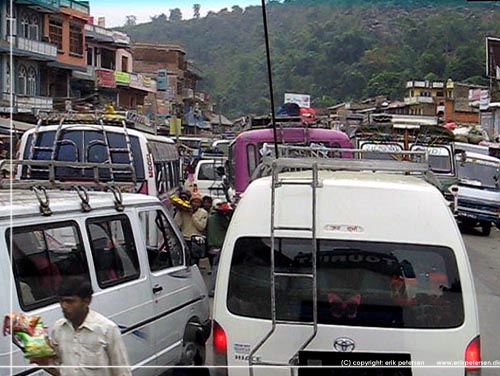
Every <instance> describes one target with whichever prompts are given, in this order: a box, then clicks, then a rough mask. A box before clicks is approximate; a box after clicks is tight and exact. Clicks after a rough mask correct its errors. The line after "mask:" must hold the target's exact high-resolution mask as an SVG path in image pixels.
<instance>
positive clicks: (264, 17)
mask: <svg viewBox="0 0 500 376" xmlns="http://www.w3.org/2000/svg"><path fill="white" fill-rule="evenodd" d="M262 22H263V23H264V37H265V40H266V57H267V75H268V79H269V94H270V96H271V124H272V126H273V134H274V155H275V156H276V158H278V136H277V135H276V115H275V113H274V93H273V73H272V70H271V51H270V49H269V33H268V30H267V12H266V0H262Z"/></svg>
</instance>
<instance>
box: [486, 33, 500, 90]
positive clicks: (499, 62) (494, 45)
mask: <svg viewBox="0 0 500 376" xmlns="http://www.w3.org/2000/svg"><path fill="white" fill-rule="evenodd" d="M486 76H488V77H494V78H496V79H497V80H500V38H492V37H487V38H486Z"/></svg>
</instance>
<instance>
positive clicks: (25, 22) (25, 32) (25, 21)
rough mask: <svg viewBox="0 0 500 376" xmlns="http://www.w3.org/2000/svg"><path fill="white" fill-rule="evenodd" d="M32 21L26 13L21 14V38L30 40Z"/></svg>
mask: <svg viewBox="0 0 500 376" xmlns="http://www.w3.org/2000/svg"><path fill="white" fill-rule="evenodd" d="M29 27H30V19H29V16H28V14H27V13H26V12H23V13H21V36H22V37H23V38H29Z"/></svg>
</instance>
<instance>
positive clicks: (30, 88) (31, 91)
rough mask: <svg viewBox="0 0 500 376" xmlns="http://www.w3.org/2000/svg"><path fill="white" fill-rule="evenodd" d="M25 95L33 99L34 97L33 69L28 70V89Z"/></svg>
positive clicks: (34, 81)
mask: <svg viewBox="0 0 500 376" xmlns="http://www.w3.org/2000/svg"><path fill="white" fill-rule="evenodd" d="M27 89H28V90H27V94H28V95H29V96H30V97H34V96H35V95H36V70H35V68H33V67H30V68H29V69H28V88H27Z"/></svg>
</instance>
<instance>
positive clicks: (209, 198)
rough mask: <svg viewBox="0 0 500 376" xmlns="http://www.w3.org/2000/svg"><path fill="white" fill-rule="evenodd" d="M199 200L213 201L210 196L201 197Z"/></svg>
mask: <svg viewBox="0 0 500 376" xmlns="http://www.w3.org/2000/svg"><path fill="white" fill-rule="evenodd" d="M201 200H202V201H206V200H209V201H210V202H212V201H213V199H212V197H211V196H203V197H202V198H201Z"/></svg>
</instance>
